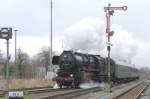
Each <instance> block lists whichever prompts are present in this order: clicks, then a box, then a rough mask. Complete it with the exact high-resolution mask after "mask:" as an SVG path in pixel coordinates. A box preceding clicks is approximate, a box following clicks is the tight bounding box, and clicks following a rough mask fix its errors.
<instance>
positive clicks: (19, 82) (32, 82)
mask: <svg viewBox="0 0 150 99" xmlns="http://www.w3.org/2000/svg"><path fill="white" fill-rule="evenodd" d="M54 84H55V82H54V81H52V80H46V79H13V80H11V81H10V89H20V88H32V87H45V86H54ZM4 88H5V80H0V89H4Z"/></svg>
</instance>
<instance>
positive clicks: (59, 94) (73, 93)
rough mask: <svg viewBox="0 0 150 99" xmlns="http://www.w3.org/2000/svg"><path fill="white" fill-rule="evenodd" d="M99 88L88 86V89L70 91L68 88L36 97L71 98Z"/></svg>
mask: <svg viewBox="0 0 150 99" xmlns="http://www.w3.org/2000/svg"><path fill="white" fill-rule="evenodd" d="M100 90H101V88H99V87H95V88H89V89H75V90H70V91H68V90H66V91H59V92H57V93H51V94H48V95H44V96H41V97H38V99H71V98H74V97H76V96H80V95H83V94H87V93H90V92H96V91H100ZM33 99H34V98H33Z"/></svg>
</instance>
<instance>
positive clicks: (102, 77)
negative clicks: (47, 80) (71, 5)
mask: <svg viewBox="0 0 150 99" xmlns="http://www.w3.org/2000/svg"><path fill="white" fill-rule="evenodd" d="M107 60H108V59H107V58H103V57H101V56H100V55H91V54H83V53H78V52H73V51H63V53H62V54H61V55H60V56H54V57H53V60H52V63H53V64H54V65H58V66H59V70H58V72H57V76H56V77H55V78H53V80H54V81H56V82H57V84H58V85H59V87H60V88H62V86H67V87H79V84H81V83H82V82H91V81H92V82H107V81H108V65H107V64H108V61H107ZM110 65H111V72H110V75H111V82H113V83H125V82H129V81H132V80H136V79H139V74H138V70H137V69H135V68H133V67H131V65H129V64H127V63H121V62H115V61H114V60H112V59H111V60H110Z"/></svg>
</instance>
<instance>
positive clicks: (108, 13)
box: [104, 4, 127, 92]
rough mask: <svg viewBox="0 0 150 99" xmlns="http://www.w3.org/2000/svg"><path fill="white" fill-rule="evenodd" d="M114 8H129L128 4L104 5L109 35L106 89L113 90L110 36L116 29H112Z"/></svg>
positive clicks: (124, 9) (107, 33)
mask: <svg viewBox="0 0 150 99" xmlns="http://www.w3.org/2000/svg"><path fill="white" fill-rule="evenodd" d="M114 10H123V11H126V10H127V6H123V7H111V4H108V7H104V11H105V13H106V35H107V37H108V38H107V39H108V41H107V51H108V58H107V59H108V60H107V61H108V87H107V88H106V90H107V91H108V92H111V65H110V61H111V60H110V50H111V41H110V37H111V36H113V34H114V31H111V30H110V17H111V16H112V15H113V14H114Z"/></svg>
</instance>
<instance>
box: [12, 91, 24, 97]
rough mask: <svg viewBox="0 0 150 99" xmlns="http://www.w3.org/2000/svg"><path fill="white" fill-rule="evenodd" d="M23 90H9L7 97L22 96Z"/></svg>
mask: <svg viewBox="0 0 150 99" xmlns="http://www.w3.org/2000/svg"><path fill="white" fill-rule="evenodd" d="M23 96H24V94H23V91H12V92H9V97H23Z"/></svg>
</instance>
